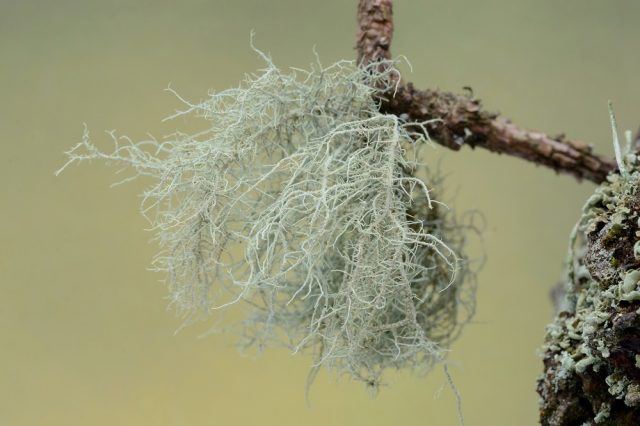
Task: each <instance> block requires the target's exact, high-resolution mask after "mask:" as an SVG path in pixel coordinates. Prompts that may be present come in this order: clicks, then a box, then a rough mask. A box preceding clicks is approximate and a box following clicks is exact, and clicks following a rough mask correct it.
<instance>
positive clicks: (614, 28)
mask: <svg viewBox="0 0 640 426" xmlns="http://www.w3.org/2000/svg"><path fill="white" fill-rule="evenodd" d="M355 6H356V1H355V0H354V1H345V0H323V1H305V0H268V1H267V0H262V1H259V0H234V1H215V0H207V1H204V0H183V1H180V2H178V1H176V2H168V1H139V0H138V1H131V0H128V1H125V0H121V1H107V0H100V1H97V0H84V1H80V0H77V1H70V0H67V1H64V0H59V1H33V0H32V1H7V0H3V1H0V99H1V102H0V135H1V139H0V144H1V146H2V150H1V152H0V182H1V183H0V219H1V220H0V291H1V293H0V339H1V340H0V425H171V426H173V425H185V426H200V425H282V426H285V425H305V426H307V425H308V426H311V425H365V424H366V425H396V424H401V425H403V426H410V425H455V424H457V418H456V412H455V399H454V397H453V395H452V393H451V391H450V390H449V389H448V388H447V387H446V379H445V377H444V374H443V373H442V371H441V370H440V369H437V370H435V371H434V372H433V373H432V374H429V375H428V376H426V377H416V376H414V375H411V374H408V373H395V372H390V373H389V374H387V375H386V376H385V378H386V381H387V383H388V384H389V386H386V387H383V388H382V389H381V391H380V394H379V396H378V397H377V398H375V399H372V398H371V397H370V396H369V394H368V393H367V391H366V390H365V389H364V388H363V387H362V386H361V385H360V384H359V383H353V382H350V381H348V380H345V379H343V380H340V381H339V382H336V380H335V377H334V376H333V375H332V374H329V373H326V372H325V373H322V374H321V375H320V377H319V378H318V380H317V382H316V384H315V385H314V386H313V388H312V392H311V396H310V398H311V404H310V405H309V406H308V405H307V404H306V402H305V397H304V386H305V379H306V373H307V371H308V367H309V364H310V358H309V357H308V356H292V355H290V354H289V353H287V352H286V351H284V350H279V349H273V350H268V351H267V352H266V353H265V354H263V355H261V356H242V355H240V354H239V353H238V351H237V350H236V349H235V347H234V338H233V337H230V336H226V335H219V334H214V335H208V336H206V337H202V335H203V333H204V332H206V331H207V330H208V329H209V327H210V326H211V324H212V323H213V322H210V323H204V324H198V325H195V326H192V327H189V328H187V329H184V330H182V331H181V332H180V333H178V334H174V332H175V330H176V329H177V328H178V326H179V325H180V320H179V319H177V318H176V317H175V316H174V314H173V313H172V312H171V311H170V310H167V308H166V300H165V296H166V289H165V288H164V287H163V285H162V284H159V283H158V281H159V279H160V278H161V277H160V276H158V275H156V274H155V273H153V272H149V271H147V270H146V267H147V266H148V265H149V263H150V260H151V258H152V256H153V254H154V252H155V246H154V244H150V243H149V239H150V238H151V234H150V233H148V232H145V231H143V229H144V228H145V227H146V225H147V224H146V223H145V221H144V220H143V219H142V217H141V216H140V215H139V214H138V210H137V203H138V201H139V199H138V197H137V194H138V192H139V191H140V190H141V188H142V186H141V184H140V183H134V184H131V185H126V186H121V187H117V188H115V189H110V188H109V185H110V184H111V183H112V182H114V180H116V177H114V174H113V172H114V169H110V168H107V167H103V166H102V165H99V164H95V165H93V166H88V165H82V166H80V167H72V168H71V169H69V170H68V171H67V172H66V173H64V174H63V175H62V176H60V177H58V178H55V177H54V176H53V172H54V170H56V169H57V168H59V167H60V166H61V165H62V164H63V163H64V161H65V158H64V155H63V153H62V152H63V151H64V150H66V149H67V148H69V147H70V146H71V145H73V144H75V143H76V142H77V141H79V139H80V136H81V133H82V123H83V122H86V123H87V125H88V126H89V128H90V130H91V131H92V135H93V139H94V141H95V142H96V143H98V144H102V146H104V147H107V146H108V143H109V140H108V137H107V135H105V134H104V133H102V130H103V129H117V130H118V131H120V132H122V133H125V134H127V135H130V136H132V137H134V138H142V137H144V136H145V135H146V133H147V132H149V133H152V134H154V135H157V136H162V135H163V134H166V133H169V132H170V131H172V130H174V129H175V128H181V126H182V125H183V123H182V122H181V120H177V121H174V122H171V123H161V122H160V120H161V119H162V118H164V117H165V116H167V115H169V114H170V113H171V112H172V111H173V109H174V108H176V107H178V106H179V104H178V102H177V101H176V99H175V98H173V97H172V96H171V95H169V94H168V93H166V92H163V89H164V88H166V87H167V85H168V84H169V83H171V85H172V87H173V88H175V89H176V90H177V91H179V92H180V93H181V94H182V95H183V96H184V97H185V98H187V99H192V100H198V99H201V98H203V97H204V96H205V95H206V92H207V90H209V89H214V90H220V89H224V88H226V87H229V86H233V85H236V84H237V82H238V80H239V79H240V78H241V77H242V75H243V73H245V72H251V71H254V70H255V69H256V68H257V67H259V66H261V63H260V60H259V58H258V57H257V55H256V54H255V53H254V52H252V51H251V49H250V48H249V33H250V31H251V30H252V29H254V30H255V31H256V34H257V35H256V38H255V42H256V44H257V46H258V47H260V48H261V49H263V50H267V51H269V52H270V53H271V54H272V56H273V58H274V60H275V62H276V63H277V64H279V65H280V66H285V67H286V66H289V65H292V66H294V65H295V66H305V65H306V64H308V63H310V62H312V61H313V54H312V47H313V46H314V45H315V46H316V49H317V51H318V52H319V54H320V56H321V57H322V59H323V60H324V62H325V63H329V62H331V61H335V60H338V59H342V58H353V57H354V56H355V52H354V50H353V46H354V45H355V37H354V35H355V30H356V29H355ZM395 16H396V19H395V23H396V32H395V39H394V42H393V45H392V50H393V53H394V54H395V55H400V54H402V55H406V56H407V57H408V58H409V59H410V61H411V63H412V65H413V73H412V74H407V75H406V78H407V79H409V80H412V81H414V82H415V83H416V85H417V86H418V87H439V88H442V89H446V90H453V91H461V90H462V87H463V86H471V87H473V89H474V91H475V93H476V95H477V96H478V97H480V98H481V99H483V100H484V104H485V106H486V107H487V108H488V109H490V110H499V111H500V112H503V113H504V114H505V115H506V116H508V117H510V118H512V119H513V120H514V121H515V122H516V123H518V124H519V125H521V126H524V127H529V128H535V129H539V130H544V131H546V132H549V133H551V134H557V133H561V132H565V133H566V134H567V135H568V136H570V137H572V138H576V139H581V140H584V141H587V142H590V143H593V144H594V146H595V148H596V150H597V151H599V152H602V153H605V154H608V155H612V152H613V150H612V147H611V133H610V128H609V123H608V117H607V110H606V103H607V100H608V99H612V100H613V102H614V105H615V109H616V111H617V115H618V121H619V124H620V127H621V128H623V129H624V128H633V129H634V130H635V129H636V127H637V125H638V124H640V107H639V102H638V100H640V77H639V76H638V75H639V70H640V55H639V54H638V40H640V25H638V23H639V22H640V3H639V2H637V1H631V0H628V1H608V2H603V1H595V0H589V1H585V0H580V1H578V0H571V1H562V2H558V1H550V0H546V1H536V2H534V1H528V2H521V1H513V0H504V1H472V0H468V1H444V0H441V1H411V2H410V1H397V2H396V3H395ZM425 158H427V161H433V162H434V163H435V162H437V161H438V160H439V159H441V158H442V159H443V160H442V161H443V169H444V170H445V171H446V172H447V173H448V174H449V179H448V184H447V190H448V192H447V194H445V195H444V198H445V199H446V200H451V199H454V201H455V205H456V208H457V210H459V211H462V210H465V209H479V210H481V211H482V212H483V213H484V216H485V218H486V221H487V223H488V226H487V230H486V232H485V234H484V250H485V251H486V253H487V256H488V263H487V265H486V267H485V268H484V269H483V270H482V272H481V273H480V276H479V291H478V312H477V316H476V317H475V321H474V323H473V324H471V325H469V326H468V327H467V328H466V329H465V332H464V333H463V335H462V337H461V338H460V340H459V341H458V342H457V343H456V344H455V345H454V346H453V348H452V352H451V354H450V360H451V362H452V365H451V373H452V375H453V377H454V380H455V383H456V385H457V386H458V388H459V391H460V393H461V394H462V398H463V410H464V414H465V416H466V420H467V424H468V425H514V424H518V425H533V424H536V423H537V395H536V393H535V390H534V389H535V380H536V377H537V375H538V374H539V373H540V371H541V367H542V364H541V360H540V358H539V356H538V355H537V349H538V347H539V346H540V344H541V342H542V338H543V335H544V327H545V324H546V323H547V322H549V321H550V319H551V304H550V301H549V296H548V293H549V290H550V288H551V287H552V286H553V285H554V284H555V283H556V282H557V281H558V280H559V278H560V277H561V271H562V260H563V258H564V255H565V253H566V248H567V235H568V233H569V231H570V229H571V227H572V225H573V223H574V222H575V220H576V219H577V217H578V215H579V211H580V207H581V205H582V203H583V200H585V199H586V197H587V196H588V194H589V193H590V192H591V191H592V190H593V185H592V184H590V183H582V184H579V183H577V182H576V181H575V180H574V179H573V178H571V177H567V176H556V175H555V174H554V173H553V172H552V171H549V170H546V169H543V168H538V167H535V166H533V165H531V164H527V163H525V162H523V161H520V160H517V159H512V158H507V157H504V156H498V155H494V154H489V153H486V152H481V151H472V150H470V149H464V150H462V152H459V153H450V152H445V150H444V149H443V148H439V147H438V148H434V149H427V150H426V151H425ZM472 251H474V252H475V253H480V252H481V250H480V248H479V245H477V244H476V245H474V246H473V247H472ZM234 315H236V314H234V313H232V314H231V317H233V316H234ZM216 318H217V317H216ZM216 318H213V319H212V321H215V319H216Z"/></svg>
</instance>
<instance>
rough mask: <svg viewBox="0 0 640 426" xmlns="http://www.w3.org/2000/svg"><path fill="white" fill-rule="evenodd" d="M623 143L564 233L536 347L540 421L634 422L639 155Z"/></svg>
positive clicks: (639, 303)
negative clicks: (560, 298)
mask: <svg viewBox="0 0 640 426" xmlns="http://www.w3.org/2000/svg"><path fill="white" fill-rule="evenodd" d="M614 128H615V125H614ZM614 133H616V132H615V131H614ZM629 142H630V141H629ZM616 145H617V138H616ZM630 146H631V144H630V143H629V145H628V147H627V150H626V151H624V150H621V149H620V148H619V146H617V149H616V157H617V160H618V163H619V169H620V173H614V174H611V175H610V176H608V178H607V181H606V182H604V183H603V184H602V185H600V186H599V187H598V188H597V189H596V191H595V194H594V195H592V196H591V197H590V198H589V199H588V200H587V203H586V204H585V206H584V208H583V211H582V217H581V219H580V220H579V222H578V224H577V225H576V228H575V230H574V232H573V234H572V238H571V249H570V255H569V262H568V268H567V269H568V274H567V278H566V286H565V292H566V293H565V294H566V301H565V303H564V304H563V305H562V306H563V310H562V311H561V312H559V313H558V315H557V316H556V319H555V321H554V322H553V323H552V324H551V325H550V326H549V327H548V328H547V335H546V339H545V344H544V347H543V351H544V354H545V355H544V356H545V370H546V371H545V375H544V376H543V377H541V378H540V380H539V383H538V391H539V393H540V394H541V396H542V398H541V399H542V401H543V405H542V407H541V414H542V420H543V424H580V422H584V423H585V424H592V422H595V423H598V424H607V425H627V424H629V425H631V424H634V425H635V424H637V419H638V418H640V411H636V410H635V407H636V405H631V404H636V401H637V400H638V399H637V398H636V395H637V392H636V390H637V389H638V385H639V384H640V369H638V363H637V358H636V353H637V352H638V350H640V346H639V345H638V341H637V337H634V336H638V335H639V334H640V314H639V313H640V309H639V308H640V291H639V286H638V284H639V281H640V262H639V261H638V256H637V254H636V252H637V249H636V247H637V246H638V243H639V242H640V226H639V224H640V222H639V221H640V162H639V159H638V157H637V156H636V155H635V153H634V152H633V151H632V150H631V149H630ZM628 407H634V408H632V409H631V410H630V409H629V408H628Z"/></svg>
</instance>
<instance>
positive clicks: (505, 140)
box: [357, 0, 616, 183]
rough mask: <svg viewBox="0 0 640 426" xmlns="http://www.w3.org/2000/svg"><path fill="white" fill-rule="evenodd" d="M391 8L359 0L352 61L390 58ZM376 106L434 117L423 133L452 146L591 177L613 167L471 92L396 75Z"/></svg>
mask: <svg viewBox="0 0 640 426" xmlns="http://www.w3.org/2000/svg"><path fill="white" fill-rule="evenodd" d="M392 14H393V8H392V1H391V0H360V2H359V4H358V28H359V30H358V35H357V50H358V63H360V64H362V65H364V64H369V63H371V62H376V61H379V60H385V59H390V58H391V53H390V46H391V39H392V36H393V19H392V18H393V16H392ZM381 110H382V111H383V112H387V113H390V114H395V115H397V116H399V117H402V118H404V119H406V120H407V121H409V122H411V121H415V122H424V121H427V120H434V119H438V120H439V121H438V122H434V123H432V124H430V125H429V126H427V130H428V133H429V136H430V137H431V139H432V140H433V141H435V142H437V143H439V144H441V145H443V146H445V147H447V148H450V149H453V150H459V149H460V148H461V147H462V146H465V145H467V146H470V147H472V148H475V147H480V148H484V149H487V150H489V151H491V152H496V153H500V154H507V155H512V156H515V157H518V158H522V159H524V160H527V161H531V162H533V163H536V164H540V165H543V166H547V167H550V168H552V169H554V170H555V171H556V172H560V173H568V174H571V175H573V176H575V177H576V178H578V179H587V180H591V181H593V182H596V183H599V182H602V181H603V180H604V179H605V178H606V176H607V174H608V173H609V172H611V171H613V170H615V168H616V164H615V161H613V160H612V159H610V158H606V157H602V156H599V155H597V154H595V153H593V152H592V149H591V146H589V145H587V144H585V143H583V142H579V141H574V140H569V139H565V138H564V137H562V136H561V137H552V136H549V135H547V134H544V133H541V132H534V131H528V130H523V129H521V128H519V127H517V126H516V125H514V124H512V123H511V122H509V121H508V120H506V119H503V118H499V117H498V116H497V114H494V113H490V112H487V111H484V110H483V109H482V108H481V103H480V101H479V100H478V99H475V98H474V97H473V96H472V95H471V94H463V95H455V94H452V93H448V92H441V91H437V90H419V89H416V88H415V87H414V86H413V85H412V84H411V83H407V82H404V81H399V82H398V85H397V90H394V91H393V92H389V93H386V94H385V95H383V96H382V98H381Z"/></svg>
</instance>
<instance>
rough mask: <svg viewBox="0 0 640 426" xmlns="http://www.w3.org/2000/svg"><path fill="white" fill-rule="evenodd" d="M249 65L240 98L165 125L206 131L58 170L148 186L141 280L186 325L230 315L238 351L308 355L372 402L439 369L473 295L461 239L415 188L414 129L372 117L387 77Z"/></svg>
mask: <svg viewBox="0 0 640 426" xmlns="http://www.w3.org/2000/svg"><path fill="white" fill-rule="evenodd" d="M263 58H264V60H265V61H266V67H265V68H264V69H262V70H261V71H260V72H259V73H258V74H255V75H249V76H246V78H245V79H244V81H243V82H242V83H241V84H240V86H239V87H238V88H235V89H230V90H225V91H223V92H220V93H215V94H211V95H210V96H209V98H208V99H207V100H205V101H204V102H201V103H190V102H188V101H184V100H183V99H182V98H180V99H181V100H182V101H183V102H184V104H185V107H184V110H183V111H181V112H178V113H176V114H175V115H174V116H172V117H178V116H184V115H190V116H197V117H200V118H202V119H204V120H206V123H207V126H208V129H207V130H205V131H202V132H200V133H197V134H183V133H177V134H175V135H172V136H171V137H169V138H166V139H165V140H162V141H156V140H150V141H143V142H138V143H133V142H131V141H130V140H129V139H127V138H120V137H116V136H113V140H114V143H115V149H114V151H113V152H111V153H105V152H103V151H101V150H100V149H99V148H97V147H96V146H95V145H94V144H93V143H92V142H91V141H90V140H89V135H88V132H87V131H86V130H85V134H84V137H83V139H82V142H81V143H79V144H78V145H76V146H75V147H73V148H72V149H71V150H70V151H68V152H67V154H68V156H69V163H68V164H70V163H76V162H81V161H84V160H93V159H101V160H105V161H106V162H108V163H115V164H118V165H124V166H127V167H128V168H130V169H131V170H133V175H132V178H135V177H148V178H150V179H151V182H152V183H151V185H150V186H149V187H148V189H147V190H145V191H144V193H143V194H142V195H143V197H142V198H143V199H142V206H141V210H142V212H143V214H144V215H145V216H146V217H147V218H149V220H150V221H151V223H152V229H153V230H154V232H155V233H156V236H157V239H158V241H159V242H160V246H161V248H162V251H161V253H160V254H159V255H158V256H157V257H156V259H155V261H154V267H155V269H156V270H158V271H162V272H164V273H166V277H167V282H168V285H169V287H170V292H171V300H172V303H173V304H174V305H175V307H176V308H177V309H178V311H179V312H180V313H181V314H183V315H184V316H185V317H186V320H187V321H191V320H194V319H197V318H200V317H201V316H202V315H203V314H206V313H209V312H210V311H212V310H215V309H220V308H222V307H225V306H228V305H231V304H233V303H235V302H243V303H244V304H245V306H246V307H247V308H248V311H249V313H248V318H247V320H246V321H245V322H244V323H243V326H242V332H241V333H242V334H243V336H244V342H246V343H247V344H250V345H251V344H255V345H258V346H259V347H262V346H263V345H265V344H272V343H275V344H282V343H284V344H285V345H286V346H287V347H289V348H291V349H292V350H293V351H295V352H298V351H302V350H305V349H310V350H311V351H312V352H313V354H314V368H313V370H312V371H314V372H315V371H317V369H318V368H320V367H322V366H327V367H330V368H333V369H336V370H337V371H338V372H339V373H347V374H348V375H351V376H353V377H355V378H356V379H359V380H362V381H364V382H366V383H367V384H368V385H370V386H373V387H376V386H377V384H378V381H379V378H380V375H381V373H382V371H383V370H384V369H385V368H388V367H394V368H403V367H409V368H419V369H428V368H430V367H431V366H432V365H433V364H434V363H437V362H441V361H443V360H444V359H445V356H446V352H447V349H448V346H449V344H450V343H451V341H452V340H453V339H454V338H455V337H456V336H457V334H458V332H459V331H460V328H461V326H462V325H463V324H464V323H465V322H466V321H467V320H468V319H469V317H470V316H471V314H472V313H473V310H474V297H473V290H474V286H473V280H465V276H466V275H468V264H467V262H466V261H465V260H464V258H463V257H462V255H461V250H462V244H463V241H464V236H463V233H462V228H463V227H462V226H461V225H458V224H456V223H455V222H454V221H453V220H452V218H451V215H450V214H449V213H448V212H447V209H446V206H444V205H443V204H441V203H440V202H438V201H436V200H435V199H434V198H433V190H434V189H435V188H436V187H437V186H438V185H439V182H440V179H439V178H437V177H428V176H429V174H428V172H427V174H426V175H425V176H427V179H429V180H427V181H425V180H423V179H421V178H419V177H417V176H418V173H419V172H420V170H423V166H422V165H421V164H420V163H419V162H418V154H417V150H418V148H419V146H420V145H423V144H425V143H426V142H428V141H427V140H425V139H424V137H423V136H421V135H422V134H423V133H422V132H420V133H412V132H411V130H410V129H411V128H413V129H416V126H420V124H416V123H412V124H411V126H412V127H409V126H408V125H406V124H405V123H403V122H402V121H401V120H400V119H399V118H398V117H396V116H394V115H384V114H381V113H380V112H379V111H378V106H377V101H376V97H377V96H378V95H379V94H380V93H383V92H385V91H387V90H388V89H390V88H391V87H390V85H391V84H392V83H391V82H392V81H396V80H394V79H391V78H390V76H391V75H392V73H395V72H397V71H395V69H394V68H393V66H392V65H393V64H392V63H389V65H390V66H389V67H386V68H385V71H382V72H381V71H379V70H380V69H381V68H380V67H377V66H376V67H371V68H368V69H360V68H357V67H356V66H355V65H354V63H352V62H346V61H345V62H338V63H336V64H333V65H331V66H329V67H322V66H321V65H320V64H319V63H318V64H315V65H313V66H312V67H311V69H309V70H300V69H290V70H288V71H286V72H284V71H281V70H280V69H278V68H277V67H276V66H275V65H274V64H273V63H272V61H271V60H270V59H269V58H268V57H267V56H265V55H263ZM68 164H67V165H68ZM65 167H66V166H65ZM63 168H64V167H63ZM423 171H424V170H423ZM420 173H421V172H420Z"/></svg>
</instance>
